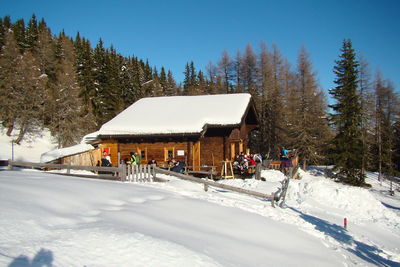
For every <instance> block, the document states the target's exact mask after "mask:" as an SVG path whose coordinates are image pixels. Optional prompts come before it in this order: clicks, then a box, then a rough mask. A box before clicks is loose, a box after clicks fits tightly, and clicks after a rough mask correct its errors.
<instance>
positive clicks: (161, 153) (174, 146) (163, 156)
mask: <svg viewBox="0 0 400 267" xmlns="http://www.w3.org/2000/svg"><path fill="white" fill-rule="evenodd" d="M192 150H193V143H192V142H155V143H121V144H119V152H120V153H121V159H122V160H124V159H129V158H130V152H135V151H137V152H141V151H144V152H143V155H144V157H142V164H147V162H148V161H149V160H151V159H155V160H156V161H157V163H158V165H159V166H162V165H164V164H165V163H166V161H167V160H168V151H171V152H172V153H171V154H170V155H172V158H175V159H176V160H179V161H185V162H187V164H188V165H192V160H193V158H192Z"/></svg>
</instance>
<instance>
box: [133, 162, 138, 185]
mask: <svg viewBox="0 0 400 267" xmlns="http://www.w3.org/2000/svg"><path fill="white" fill-rule="evenodd" d="M138 172H139V166H138V165H134V169H133V171H132V173H133V181H134V182H138V179H139V177H138Z"/></svg>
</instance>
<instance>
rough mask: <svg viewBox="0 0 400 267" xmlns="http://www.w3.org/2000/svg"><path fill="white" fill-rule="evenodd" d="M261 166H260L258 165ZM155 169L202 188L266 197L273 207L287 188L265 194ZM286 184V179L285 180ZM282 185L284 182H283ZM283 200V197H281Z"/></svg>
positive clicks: (287, 178)
mask: <svg viewBox="0 0 400 267" xmlns="http://www.w3.org/2000/svg"><path fill="white" fill-rule="evenodd" d="M259 168H261V166H260V167H259ZM154 169H155V171H156V172H157V173H162V174H166V175H171V176H175V177H177V178H179V179H182V180H186V181H191V182H194V183H199V184H202V185H203V186H204V190H205V191H207V190H208V187H209V186H212V187H217V188H222V189H226V190H230V191H234V192H238V193H242V194H246V195H250V196H255V197H259V198H262V199H266V200H270V201H271V205H272V206H273V207H275V203H276V202H279V201H280V200H281V198H282V196H284V195H286V190H287V186H286V187H285V186H283V187H282V189H279V190H278V191H277V192H274V193H271V194H265V193H261V192H256V191H251V190H247V189H243V188H239V187H234V186H231V185H226V184H221V183H217V182H214V181H211V180H208V179H199V178H196V177H193V176H189V175H185V174H182V173H177V172H172V171H169V170H165V169H161V168H158V167H154ZM289 179H290V178H289V177H286V180H289ZM285 183H287V184H288V181H287V182H285ZM283 185H284V183H283ZM283 200H284V199H283ZM282 205H283V202H281V204H280V206H282Z"/></svg>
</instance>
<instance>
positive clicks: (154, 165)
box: [152, 164, 157, 181]
mask: <svg viewBox="0 0 400 267" xmlns="http://www.w3.org/2000/svg"><path fill="white" fill-rule="evenodd" d="M156 166H157V165H156V164H153V165H152V168H153V173H152V174H153V181H154V179H155V178H156Z"/></svg>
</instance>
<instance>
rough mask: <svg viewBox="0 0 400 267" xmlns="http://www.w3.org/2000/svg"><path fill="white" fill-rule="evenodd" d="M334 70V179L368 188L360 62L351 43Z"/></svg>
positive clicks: (345, 47)
mask: <svg viewBox="0 0 400 267" xmlns="http://www.w3.org/2000/svg"><path fill="white" fill-rule="evenodd" d="M341 52H342V53H341V55H340V56H339V58H340V59H339V60H337V61H336V65H335V66H334V73H335V75H336V79H335V81H334V82H335V83H336V87H335V88H333V89H331V90H330V94H331V95H332V97H333V99H334V100H335V103H334V104H332V105H330V107H331V108H332V110H333V113H332V114H331V122H332V124H333V125H334V127H335V131H336V135H335V137H334V138H333V140H332V144H333V151H332V158H333V159H334V162H335V170H336V171H337V173H336V174H335V178H337V179H339V180H340V181H342V182H345V183H349V184H352V185H357V186H362V185H364V184H365V176H364V175H363V173H362V152H363V144H362V138H361V137H362V136H361V105H360V97H359V95H358V93H357V89H358V74H359V72H358V66H359V65H358V62H357V60H356V55H355V52H354V49H353V47H352V43H351V41H350V40H344V41H343V46H342V49H341Z"/></svg>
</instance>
